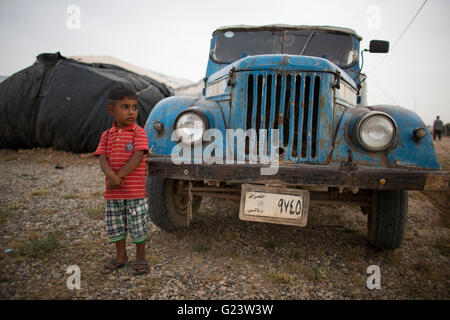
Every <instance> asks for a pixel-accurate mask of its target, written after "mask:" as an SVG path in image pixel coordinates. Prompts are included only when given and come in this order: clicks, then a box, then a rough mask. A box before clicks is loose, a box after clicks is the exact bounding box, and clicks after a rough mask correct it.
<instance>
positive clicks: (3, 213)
mask: <svg viewBox="0 0 450 320" xmlns="http://www.w3.org/2000/svg"><path fill="white" fill-rule="evenodd" d="M21 206H22V204H20V203H19V202H13V203H11V204H10V205H9V206H7V207H5V208H2V209H0V224H3V223H5V222H6V220H8V219H9V218H11V217H12V216H13V215H14V212H13V211H14V210H16V209H19V208H20V207H21Z"/></svg>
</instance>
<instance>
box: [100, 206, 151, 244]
mask: <svg viewBox="0 0 450 320" xmlns="http://www.w3.org/2000/svg"><path fill="white" fill-rule="evenodd" d="M147 210H148V204H147V199H146V198H143V199H124V200H106V204H105V211H106V217H105V223H106V234H107V235H108V237H109V239H110V241H111V242H118V241H121V240H124V239H126V237H127V233H128V232H129V233H130V237H131V240H132V241H133V243H136V244H137V243H142V242H144V241H146V240H147V222H148V215H147Z"/></svg>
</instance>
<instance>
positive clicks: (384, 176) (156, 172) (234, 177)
mask: <svg viewBox="0 0 450 320" xmlns="http://www.w3.org/2000/svg"><path fill="white" fill-rule="evenodd" d="M262 167H263V166H261V165H257V164H213V165H207V164H179V165H177V164H174V163H173V162H172V161H171V160H170V159H167V158H147V168H148V174H149V175H150V176H152V177H158V178H171V179H182V180H197V181H199V180H209V181H225V182H233V183H257V184H282V185H293V186H295V185H298V186H327V187H348V188H361V189H381V190H382V189H386V190H389V189H397V190H399V189H400V190H446V189H448V185H449V173H448V172H447V171H439V170H425V169H398V168H393V169H391V168H382V169H380V168H373V169H372V168H358V169H353V170H348V169H345V168H340V167H333V166H329V165H298V164H296V165H281V164H280V165H279V169H278V172H277V174H275V175H261V168H262Z"/></svg>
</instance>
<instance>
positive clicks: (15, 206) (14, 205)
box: [5, 201, 22, 210]
mask: <svg viewBox="0 0 450 320" xmlns="http://www.w3.org/2000/svg"><path fill="white" fill-rule="evenodd" d="M20 207H22V204H21V203H20V202H17V201H16V202H13V203H11V204H10V205H9V206H7V207H6V208H5V210H16V209H19V208H20Z"/></svg>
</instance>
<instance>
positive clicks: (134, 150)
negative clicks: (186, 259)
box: [94, 88, 149, 275]
mask: <svg viewBox="0 0 450 320" xmlns="http://www.w3.org/2000/svg"><path fill="white" fill-rule="evenodd" d="M106 108H107V110H108V112H109V113H110V114H111V115H112V116H113V117H114V119H115V121H114V122H113V124H112V128H111V129H109V130H106V131H105V132H103V134H102V136H101V138H100V143H99V145H98V147H97V150H96V151H95V152H94V155H96V156H98V157H99V162H100V167H101V169H102V171H103V173H104V174H105V176H106V181H105V184H106V190H105V222H106V233H107V235H108V237H109V240H110V242H111V243H114V244H115V246H116V257H115V258H114V259H110V260H109V261H108V262H107V263H106V264H105V265H104V266H103V268H102V269H101V272H102V273H104V274H108V273H111V272H113V271H115V270H117V269H120V268H123V267H124V266H125V265H127V263H128V255H127V251H126V243H125V241H126V238H127V233H129V234H130V237H131V240H132V241H133V243H134V244H136V260H135V261H133V262H132V263H130V264H129V266H130V267H131V268H133V269H134V273H133V274H134V275H140V274H146V273H148V271H149V266H148V262H147V260H146V259H145V242H146V241H147V222H148V216H147V210H148V204H147V195H146V191H145V169H146V161H145V158H146V154H147V153H148V140H147V135H146V133H145V131H144V129H142V128H141V127H140V126H138V125H137V124H136V119H137V115H138V101H137V97H136V94H135V93H134V92H133V91H131V90H129V89H126V88H118V89H117V88H116V89H113V90H112V91H111V94H110V96H109V101H108V105H107V107H106Z"/></svg>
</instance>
